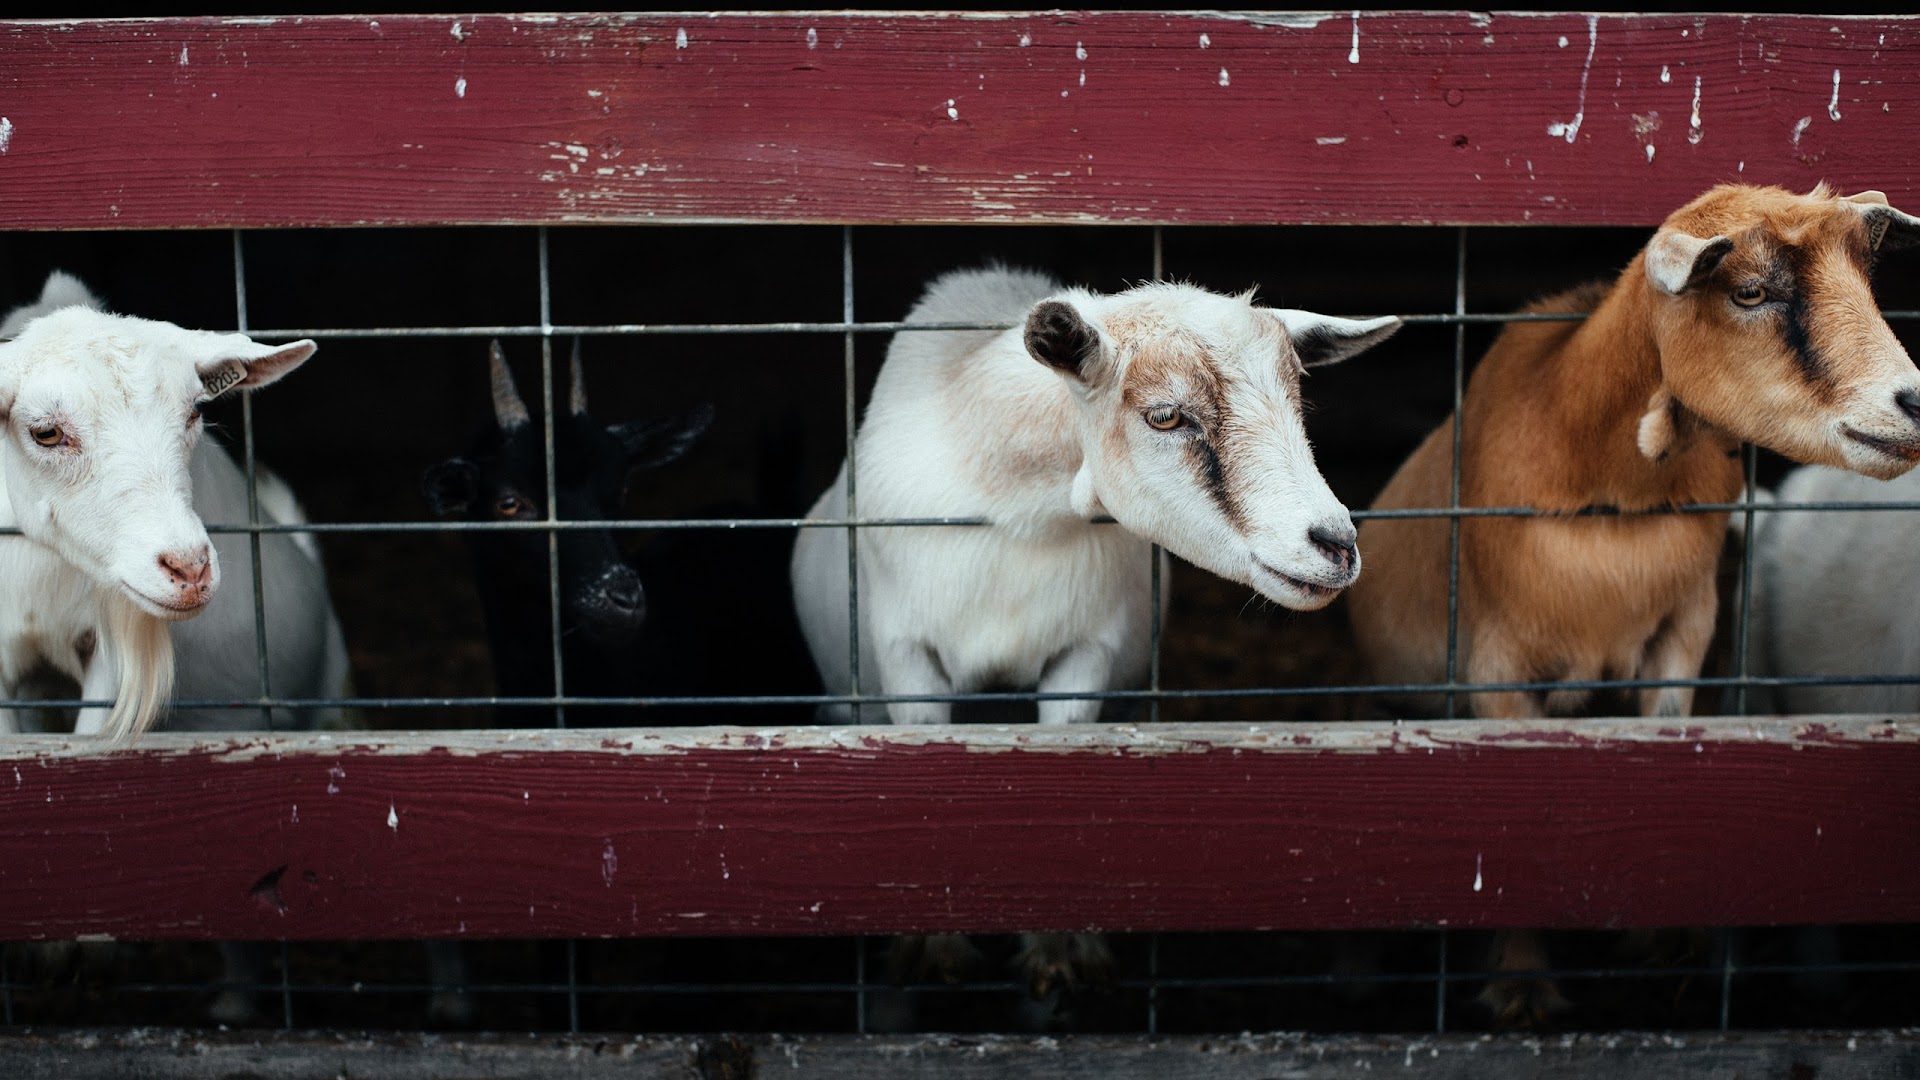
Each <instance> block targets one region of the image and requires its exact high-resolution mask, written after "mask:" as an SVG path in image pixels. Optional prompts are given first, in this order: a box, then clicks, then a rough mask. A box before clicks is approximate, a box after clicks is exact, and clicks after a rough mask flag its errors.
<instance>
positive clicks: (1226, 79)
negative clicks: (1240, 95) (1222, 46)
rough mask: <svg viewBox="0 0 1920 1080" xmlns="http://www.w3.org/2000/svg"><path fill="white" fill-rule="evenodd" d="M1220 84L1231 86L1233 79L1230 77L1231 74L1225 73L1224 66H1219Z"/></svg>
mask: <svg viewBox="0 0 1920 1080" xmlns="http://www.w3.org/2000/svg"><path fill="white" fill-rule="evenodd" d="M1220 85H1221V86H1232V85H1233V79H1232V77H1231V76H1229V75H1228V74H1227V69H1226V68H1221V69H1220Z"/></svg>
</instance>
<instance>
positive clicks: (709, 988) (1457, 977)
mask: <svg viewBox="0 0 1920 1080" xmlns="http://www.w3.org/2000/svg"><path fill="white" fill-rule="evenodd" d="M537 232H538V240H539V245H538V252H539V254H538V279H539V314H540V322H539V324H538V325H524V324H502V325H495V326H437V327H377V328H332V327H310V328H262V329H255V328H252V327H251V325H250V320H249V317H248V310H247V276H246V259H245V253H246V244H245V233H244V232H243V231H241V230H234V232H233V234H232V237H233V244H232V251H233V286H234V303H235V318H236V326H237V328H238V329H239V330H240V331H241V332H243V333H249V334H251V335H253V336H255V337H258V338H264V339H268V340H292V339H297V338H309V337H310V338H321V339H334V340H352V339H378V338H482V337H538V338H539V340H540V343H541V354H540V355H541V359H540V367H541V401H542V406H543V430H542V438H543V453H544V469H545V478H546V484H547V491H548V493H549V497H548V499H547V500H546V503H547V512H546V516H545V519H544V520H539V521H503V522H464V521H454V522H445V521H431V522H427V521H422V522H313V523H303V524H283V523H265V522H262V521H261V520H260V504H259V497H258V490H257V470H256V462H255V439H254V425H253V408H252V401H251V399H250V398H249V397H246V396H244V395H243V396H242V405H241V410H242V411H241V429H242V450H243V462H244V471H245V475H246V490H247V506H248V520H247V521H246V522H245V523H210V524H208V526H207V530H208V532H210V533H216V534H232V533H244V534H246V535H248V537H249V540H250V543H249V558H250V560H251V563H252V570H253V612H254V632H255V644H256V650H257V654H258V675H259V688H260V692H259V695H258V696H257V697H256V698H252V699H200V700H186V699H181V700H179V701H177V702H176V704H178V705H180V706H184V707H194V708H218V707H226V708H258V709H260V710H261V713H262V715H263V717H264V718H265V720H266V723H267V725H268V727H269V728H271V727H272V725H273V720H272V713H271V710H272V709H273V708H276V707H341V708H383V709H385V708H396V709H405V708H448V707H456V708H457V707H495V708H505V707H519V706H530V707H543V708H547V709H550V710H552V715H553V716H554V723H555V724H556V725H557V726H560V727H565V726H566V723H567V716H566V710H567V709H568V708H570V707H589V708H591V707H595V706H599V707H633V706H653V705H666V704H675V705H693V706H711V707H715V708H723V707H726V706H740V705H772V704H783V705H784V704H801V705H804V704H816V705H819V704H846V705H850V706H859V705H869V706H872V705H885V704H889V703H892V702H910V701H945V702H967V701H972V702H983V701H984V702H1037V701H1047V700H1088V699H1095V700H1121V701H1144V702H1146V703H1147V705H1148V707H1149V709H1150V710H1151V713H1150V716H1151V719H1154V720H1157V719H1159V707H1160V704H1161V702H1162V701H1164V700H1168V699H1187V700H1206V699H1214V698H1250V697H1251V698H1269V697H1293V696H1321V695H1333V696H1356V695H1390V694H1408V693H1439V694H1442V695H1443V696H1444V700H1445V702H1446V706H1445V717H1446V718H1447V719H1453V718H1454V717H1455V715H1456V712H1457V699H1458V695H1460V694H1462V693H1468V692H1478V691H1488V690H1495V691H1536V690H1552V689H1559V690H1599V689H1623V690H1624V689H1636V690H1637V689H1645V688H1658V687H1694V688H1730V689H1732V690H1733V691H1734V693H1735V711H1736V712H1738V713H1740V714H1744V713H1745V711H1746V708H1747V696H1748V692H1749V691H1750V690H1752V689H1756V688H1761V687H1787V686H1820V685H1888V684H1897V685H1908V684H1914V683H1920V673H1909V674H1901V673H1888V674H1883V675H1876V676H1862V675H1854V676H1804V677H1779V676H1773V677H1760V676H1755V675H1753V674H1752V673H1751V672H1750V671H1749V670H1748V659H1749V657H1748V651H1749V635H1748V626H1747V612H1748V611H1750V609H1751V604H1750V603H1749V602H1748V599H1749V597H1750V596H1751V587H1752V572H1753V555H1752V546H1751V545H1747V546H1746V547H1745V550H1744V553H1743V557H1742V560H1741V568H1740V587H1739V589H1740V597H1741V604H1740V608H1739V610H1740V612H1741V616H1742V617H1741V619H1740V620H1739V624H1738V626H1737V627H1736V630H1735V644H1734V674H1733V675H1731V676H1727V677H1717V678H1704V677H1703V678H1692V679H1663V680H1644V679H1640V680H1594V681H1583V682H1543V681H1533V682H1510V683H1461V682H1460V681H1459V670H1458V669H1459V655H1458V595H1459V554H1460V523H1461V521H1462V520H1463V519H1465V518H1469V517H1536V516H1549V515H1551V514H1552V513H1553V512H1546V511H1539V510H1536V509H1534V508H1531V507H1524V506H1504V507H1462V506H1461V505H1460V469H1459V461H1460V442H1461V431H1460V423H1459V417H1460V406H1461V401H1462V397H1463V395H1464V390H1465V384H1466V329H1467V327H1468V326H1472V325H1484V324H1507V323H1515V322H1551V321H1575V320H1579V319H1582V318H1584V316H1583V315H1575V314H1568V315H1561V314H1531V313H1529V314H1497V313H1472V312H1469V311H1467V310H1466V307H1467V304H1466V286H1467V240H1468V236H1469V233H1470V230H1469V229H1467V228H1465V227H1462V228H1458V229H1456V230H1455V234H1456V235H1455V260H1454V282H1453V284H1454V303H1453V310H1452V311H1451V312H1448V313H1445V314H1410V315H1403V316H1401V318H1402V319H1403V321H1405V322H1406V323H1408V324H1411V325H1444V326H1450V327H1452V329H1453V383H1452V404H1453V417H1452V424H1451V426H1452V439H1453V449H1454V455H1453V461H1454V467H1453V473H1452V476H1451V478H1450V483H1449V503H1448V506H1447V507H1445V508H1434V509H1411V510H1387V511H1378V510H1355V511H1353V512H1352V517H1353V518H1354V519H1355V520H1356V521H1364V520H1367V519H1369V518H1436V517H1444V518H1446V519H1447V520H1448V522H1449V559H1448V633H1447V665H1446V671H1447V677H1446V681H1445V682H1444V683H1438V684H1425V683H1410V684H1393V685H1381V684H1369V685H1346V686H1304V687H1257V688H1245V689H1217V688H1192V689H1168V688H1165V687H1163V686H1161V630H1162V627H1161V615H1162V613H1161V610H1160V607H1161V599H1160V585H1161V581H1160V578H1161V560H1160V555H1161V552H1160V548H1159V547H1158V546H1157V545H1156V546H1154V547H1153V549H1152V559H1153V564H1152V588H1153V598H1152V615H1151V617H1152V619H1153V625H1152V627H1151V662H1150V672H1149V682H1148V686H1147V687H1146V688H1145V689H1137V690H1109V691H1101V692H1079V693H1054V694H1048V693H1038V692H999V693H966V694H961V693H955V694H935V695H886V694H869V693H864V692H863V691H862V688H861V681H860V680H861V672H860V667H859V657H860V650H859V637H858V634H859V631H858V626H859V604H860V597H859V586H858V582H859V576H858V557H859V556H858V543H859V530H860V529H863V528H920V527H979V526H983V525H986V524H987V522H986V521H985V520H984V519H980V518H972V517H939V518H873V519H864V518H861V517H860V515H859V509H858V501H857V500H858V490H857V486H856V482H855V477H856V476H857V470H856V469H855V468H854V462H855V453H856V442H857V440H856V433H857V421H858V415H857V406H856V397H857V370H856V356H855V351H856V350H855V344H856V341H857V340H858V335H861V334H881V333H896V332H930V331H935V332H937V331H941V330H999V329H1006V328H1008V327H1009V325H1010V324H999V323H953V322H949V323H906V322H903V321H867V322H860V321H857V320H856V319H855V317H854V242H853V229H852V227H851V226H843V227H841V230H840V248H841V318H840V321H838V322H769V323H683V324H676V323H627V324H619V323H603V324H590V325H567V324H555V323H554V322H553V320H552V299H553V298H552V285H551V264H550V258H549V253H548V234H547V229H546V228H545V227H540V228H538V230H537ZM1163 241H1164V234H1163V231H1162V229H1161V228H1160V227H1158V226H1155V227H1153V228H1152V229H1151V243H1152V249H1151V264H1152V276H1153V278H1154V280H1160V279H1161V278H1162V277H1163V276H1164V270H1165V265H1164V243H1163ZM1884 314H1885V315H1886V317H1887V318H1888V319H1889V320H1916V319H1920V311H1889V312H1885V313H1884ZM703 334H728V335H752V334H839V335H840V336H841V338H842V342H843V365H842V377H843V381H844V386H843V395H842V400H843V403H844V408H843V413H842V426H843V436H844V440H845V451H846V457H847V470H846V475H847V514H846V517H845V518H842V519H812V520H809V519H800V518H759V519H744V520H743V519H703V518H677V519H657V520H627V521H569V520H562V519H560V518H559V517H558V516H557V508H556V501H555V500H554V499H553V498H552V497H551V494H552V492H553V491H554V490H555V489H556V479H555V473H556V465H555V431H554V413H553V404H554V394H553V387H554V373H553V359H554V357H553V341H554V338H555V336H557V335H565V336H573V337H576V338H578V337H584V336H654V335H703ZM1744 460H1745V471H1746V481H1747V483H1746V490H1745V492H1744V493H1743V496H1742V499H1741V500H1740V501H1739V502H1736V503H1698V504H1688V505H1682V506H1673V507H1663V508H1660V509H1657V510H1652V511H1646V513H1659V514H1667V513H1677V514H1689V513H1728V512H1738V513H1740V514H1742V515H1743V517H1744V521H1745V524H1746V526H1747V535H1749V536H1750V535H1752V526H1753V519H1754V515H1755V512H1756V504H1755V503H1754V498H1753V492H1754V486H1755V475H1756V467H1757V453H1756V451H1755V449H1754V447H1753V446H1751V445H1748V446H1746V447H1745V450H1744ZM1766 509H1767V511H1769V512H1804V511H1822V510H1825V511H1882V510H1889V511H1899V510H1909V511H1911V510H1920V502H1872V503H1861V502H1817V503H1788V502H1775V503H1769V504H1767V505H1766ZM1105 520H1107V521H1109V522H1110V521H1111V519H1105ZM711 528H730V529H737V528H766V529H796V528H843V529H845V530H846V533H847V540H848V551H847V558H848V595H847V604H848V614H849V636H850V639H851V640H850V641H849V646H850V647H849V672H848V674H849V681H850V688H851V692H850V693H849V694H846V695H832V694H813V695H775V696H728V695H707V696H678V697H658V696H629V697H592V698H583V697H576V696H570V695H568V694H567V693H566V689H565V682H564V680H565V671H564V664H563V661H562V650H561V637H560V632H559V628H560V626H561V618H560V615H561V611H560V589H559V534H560V533H561V532H562V531H566V530H572V529H589V530H597V529H608V530H615V531H639V530H675V529H711ZM523 530H535V531H541V532H544V533H545V534H546V535H547V562H548V567H547V570H548V590H549V617H550V619H551V627H552V630H553V633H552V635H551V644H552V668H553V671H552V674H553V685H554V693H553V694H552V695H550V696H544V697H501V696H491V697H472V696H469V697H453V696H444V697H333V698H277V697H275V696H274V695H273V694H272V692H271V672H270V668H269V660H268V653H267V649H266V598H265V596H264V593H263V584H262V574H261V565H260V560H261V557H260V537H261V536H262V535H263V534H267V533H301V532H304V533H311V534H327V533H424V532H488V531H502V532H504V531H523ZM18 532H19V530H17V529H0V535H14V534H18ZM94 704H108V703H104V702H85V701H77V700H76V701H46V700H36V701H14V702H0V707H40V708H50V707H51V708H60V707H65V708H76V707H80V706H83V705H94ZM1717 933H1718V935H1719V938H1718V947H1717V949H1716V951H1717V952H1718V953H1719V956H1720V962H1719V963H1718V964H1717V965H1707V966H1699V965H1696V966H1691V967H1663V968H1659V969H1657V970H1656V971H1649V970H1648V969H1642V968H1631V967H1587V968H1564V969H1556V970H1554V971H1552V972H1537V973H1529V972H1502V973H1501V974H1502V976H1503V977H1512V978H1525V977H1528V976H1529V975H1539V976H1543V977H1544V976H1551V977H1552V978H1555V979H1560V980H1581V979H1609V978H1626V977H1646V976H1649V975H1658V976H1662V977H1669V976H1680V977H1701V978H1707V977H1713V976H1718V978H1719V983H1720V1000H1719V1026H1720V1028H1721V1029H1722V1030H1725V1029H1726V1028H1727V1027H1728V1025H1729V1022H1730V1016H1731V1008H1732V988H1733V979H1734V976H1735V973H1736V971H1738V972H1739V973H1740V974H1743V975H1769V974H1772V975H1796V974H1808V973H1900V974H1907V973H1913V972H1920V962H1897V961H1896V962H1884V963H1814V964H1752V965H1738V964H1737V963H1736V958H1735V952H1736V950H1735V937H1736V932H1735V931H1731V930H1721V931H1718V932H1717ZM1449 937H1450V934H1449V933H1448V932H1447V931H1436V932H1435V938H1436V941H1435V950H1436V952H1435V955H1436V965H1435V968H1434V970H1433V971H1431V972H1420V973H1393V974H1375V975H1363V974H1338V973H1335V974H1325V975H1285V976H1266V977H1254V976H1235V977H1218V978H1210V977H1169V976H1165V975H1163V974H1162V973H1161V971H1160V955H1161V935H1158V934H1152V935H1147V943H1146V950H1147V951H1146V957H1147V973H1146V975H1145V977H1144V978H1131V979H1122V980H1120V981H1119V983H1118V988H1119V989H1122V990H1139V991H1143V992H1144V994H1145V1010H1146V1011H1145V1023H1144V1027H1145V1030H1146V1033H1147V1034H1150V1035H1151V1034H1157V1033H1158V1031H1159V1026H1160V1025H1159V1009H1160V1003H1161V994H1162V992H1163V991H1168V990H1176V989H1200V988H1219V987H1232V988H1242V989H1245V988H1256V987H1284V986H1331V985H1335V984H1358V983H1407V982H1418V983H1425V982H1431V983H1432V984H1433V986H1434V990H1435V996H1434V1021H1433V1030H1434V1031H1435V1032H1436V1033H1440V1032H1445V1031H1446V1030H1447V995H1448V990H1449V987H1450V986H1452V985H1453V984H1455V983H1458V982H1461V981H1469V980H1471V981H1479V980H1484V979H1486V978H1487V977H1488V973H1487V972H1485V971H1482V970H1461V969H1457V968H1454V967H1452V966H1450V965H1449V962H1448V941H1449ZM869 944H870V942H869V939H867V938H864V937H863V938H855V939H853V945H854V956H853V978H852V980H851V981H832V980H829V981H811V982H735V983H717V984H698V983H667V982H655V983H648V982H633V983H613V984H599V983H596V984H592V985H588V986H583V985H582V984H581V982H580V980H579V977H578V974H579V953H578V944H577V942H574V941H567V942H565V943H564V946H565V950H566V967H567V977H566V980H565V982H563V983H553V982H511V983H488V982H480V981H475V982H467V983H463V984H461V985H459V986H457V987H449V986H442V985H436V984H431V983H400V982H389V983H377V984H369V983H365V982H358V981H356V982H353V983H351V984H328V983H298V984H296V983H294V982H293V981H292V978H291V969H292V962H291V956H290V953H289V949H288V945H287V943H286V942H285V941H282V942H280V943H279V953H280V965H279V966H280V978H279V980H278V981H277V982H274V983H238V984H206V983H179V982H130V983H123V984H120V985H119V986H118V989H119V990H121V991H124V992H128V993H137V994H147V993H155V994H165V993H182V992H195V991H200V992H204V991H207V990H210V989H217V990H239V991H246V992H251V993H277V994H278V995H279V997H280V1000H281V1019H282V1025H283V1026H284V1027H286V1028H292V1027H293V1026H294V1019H295V1010H294V1002H295V998H296V996H305V995H316V994H329V993H334V994H338V993H349V994H363V993H375V992H378V993H426V992H434V991H440V990H447V989H457V990H461V991H464V992H467V993H474V994H506V993H519V994H525V993H536V994H564V995H565V996H566V1001H567V1012H568V1023H569V1029H570V1030H572V1031H575V1032H578V1031H579V1030H580V997H581V995H582V994H583V993H592V994H650V993H682V994H685V993H728V994H751V993H818V994H847V995H851V997H852V998H853V1000H854V1003H855V1010H854V1011H855V1029H856V1030H857V1031H859V1032H862V1033H864V1032H865V1031H866V1030H867V1028H868V1021H867V1014H868V1001H869V997H870V995H871V994H872V993H874V992H876V991H877V990H879V989H887V990H904V991H906V992H909V993H921V994H928V993H931V994H938V993H949V992H955V991H964V992H1015V991H1018V990H1020V989H1021V987H1020V986H1019V985H1018V984H1016V983H1014V982H1011V981H1004V980H1003V981H987V982H981V981H974V982H969V983H966V984H964V985H958V986H955V985H949V984H945V983H927V984H915V985H909V986H897V985H893V984H885V985H880V984H875V983H874V982H872V981H871V980H870V978H869V974H868V971H867V966H868V962H867V954H868V949H869ZM31 988H32V987H31V985H30V984H28V983H25V982H21V981H18V980H16V979H15V978H14V977H13V975H12V973H11V972H10V971H9V970H8V967H7V960H6V957H5V955H4V953H0V1020H3V1021H4V1022H5V1023H8V1024H11V1023H13V1022H14V1012H15V1006H14V993H15V991H16V990H29V989H31Z"/></svg>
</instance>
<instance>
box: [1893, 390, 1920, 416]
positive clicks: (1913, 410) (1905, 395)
mask: <svg viewBox="0 0 1920 1080" xmlns="http://www.w3.org/2000/svg"><path fill="white" fill-rule="evenodd" d="M1893 401H1894V404H1896V405H1898V406H1900V411H1901V412H1904V413H1906V414H1907V415H1908V416H1910V417H1912V418H1913V419H1914V420H1917V421H1920V390H1913V389H1907V390H1902V391H1900V392H1899V393H1897V394H1895V395H1893Z"/></svg>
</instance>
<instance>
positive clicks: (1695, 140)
mask: <svg viewBox="0 0 1920 1080" xmlns="http://www.w3.org/2000/svg"><path fill="white" fill-rule="evenodd" d="M1705 135H1706V131H1705V129H1703V128H1702V127H1701V126H1700V76H1698V75H1695V76H1694V77H1693V115H1692V116H1691V117H1689V118H1688V120H1687V142H1688V143H1690V144H1692V145H1694V146H1698V145H1700V140H1701V138H1702V137H1704V136H1705Z"/></svg>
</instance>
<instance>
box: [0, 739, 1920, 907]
mask: <svg viewBox="0 0 1920 1080" xmlns="http://www.w3.org/2000/svg"><path fill="white" fill-rule="evenodd" d="M1663 724H1664V725H1665V726H1663ZM0 821H3V822H4V823H5V840H4V848H3V849H0V937H4V938H9V939H21V938H59V937H72V936H76V935H109V936H113V937H118V938H127V939H159V938H296V939H339V938H411V937H459V936H467V937H496V936H512V937H536V936H540V937H544V936H592V935H720V934H787V933H834V934H843V933H881V932H897V931H916V930H919V931H939V930H969V931H983V932H991V931H1010V930H1019V929H1071V928H1100V929H1109V930H1202V929H1259V928H1293V929H1307V928H1336V927H1389V926H1439V925H1446V926H1483V927H1484V926H1503V925H1506V926H1556V927H1613V926H1652V925H1689V924H1759V923H1781V922H1799V921H1822V922H1871V921H1911V920H1920V724H1917V723H1915V722H1913V721H1912V720H1910V719H1903V720H1886V719H1881V718H1863V717H1844V718H1826V719H1824V720H1808V719H1805V718H1801V719H1796V720H1783V719H1756V720H1717V721H1712V722H1707V723H1703V724H1701V725H1700V726H1693V727H1686V728H1684V729H1683V728H1678V727H1674V726H1673V725H1672V722H1671V721H1666V722H1656V721H1643V720H1597V721H1569V722H1556V723H1550V724H1549V723H1543V724H1540V725H1537V726H1534V727H1531V728H1516V727H1515V726H1514V725H1512V724H1486V723H1476V722H1460V723H1452V724H1439V723H1434V724H1425V725H1405V726H1397V727H1396V726H1390V725H1341V726H1318V725H1290V726H1284V727H1272V728H1252V729H1249V728H1246V727H1241V726H1233V727H1227V726H1216V725H1201V726H1180V727H1173V726H1169V727H1128V726H1113V727H1087V728H1076V729H1070V730H1059V729H1041V728H1036V727H1015V728H984V727H980V728H950V729H935V730H917V729H897V728H802V729H788V730H784V731H780V732H755V731H752V730H748V729H741V728H703V729H679V730H622V731H562V732H461V733H432V734H426V733H423V734H384V735H383V734H365V735H354V736H351V737H342V736H329V735H287V736H273V737H243V738H234V739H230V740H217V741H208V740H204V739H193V738H189V737H185V736H150V737H148V738H146V739H144V740H142V741H141V742H140V743H139V744H138V745H137V746H135V747H133V748H131V749H121V750H114V751H110V752H100V751H99V750H97V749H96V748H95V747H93V746H91V745H88V744H84V743H78V742H73V741H68V740H64V739H62V738H59V737H39V738H35V737H23V738H19V739H15V740H10V741H8V742H7V743H6V744H5V746H4V748H0Z"/></svg>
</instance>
